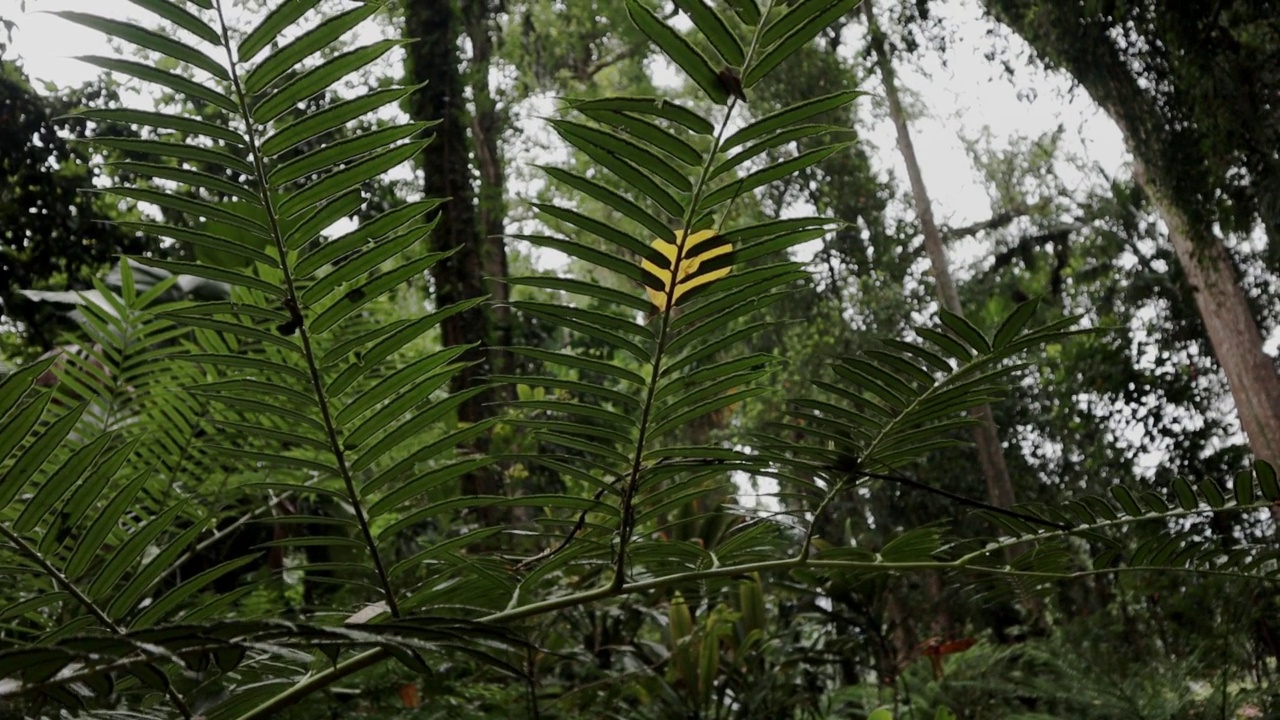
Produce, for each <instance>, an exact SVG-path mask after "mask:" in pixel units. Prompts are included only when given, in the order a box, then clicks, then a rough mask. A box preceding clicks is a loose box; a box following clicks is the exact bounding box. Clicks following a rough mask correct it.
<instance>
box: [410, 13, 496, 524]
mask: <svg viewBox="0 0 1280 720" xmlns="http://www.w3.org/2000/svg"><path fill="white" fill-rule="evenodd" d="M404 34H405V37H406V38H412V39H415V40H416V42H414V43H413V44H412V45H410V46H409V48H408V53H407V63H406V64H407V68H406V71H407V75H408V79H409V82H412V83H425V85H424V86H423V87H422V88H420V89H419V90H418V91H416V92H415V93H414V94H413V96H412V97H411V98H410V115H411V116H412V117H413V119H415V120H439V121H440V123H439V124H438V125H436V126H435V128H434V131H435V140H434V141H433V142H432V143H431V144H429V145H427V147H426V148H425V149H424V150H423V152H422V155H421V158H420V160H421V163H422V169H423V176H424V177H423V180H424V182H423V190H424V191H425V194H426V196H427V197H443V198H449V201H448V202H446V203H445V204H444V205H443V206H442V209H441V210H440V221H439V224H438V225H437V226H436V229H435V232H434V233H433V234H432V245H433V247H432V249H433V250H436V251H446V250H452V251H454V253H453V255H451V256H449V257H448V258H446V259H445V260H442V261H440V262H438V263H436V265H435V266H434V267H432V269H431V278H432V281H433V284H434V285H435V299H436V306H437V307H445V306H447V305H451V304H453V303H457V302H461V301H464V300H469V299H472V298H476V297H482V296H485V295H487V294H488V293H487V288H486V286H485V280H484V278H485V275H486V269H487V268H486V266H485V262H484V258H485V254H486V242H485V238H484V234H483V232H482V230H481V227H480V224H479V220H478V217H477V214H476V194H475V190H474V188H473V187H472V184H471V160H470V155H471V153H470V146H469V143H468V140H467V129H468V126H469V124H470V119H469V118H470V113H468V111H467V105H466V99H465V97H464V94H463V83H462V78H461V75H460V73H459V70H458V67H459V65H460V56H459V51H458V47H459V40H460V38H461V35H462V28H461V23H460V18H459V17H458V16H457V12H456V10H455V7H454V3H453V2H451V1H448V0H408V2H407V3H406V6H405V33H404ZM441 334H442V336H443V343H444V345H445V346H453V345H464V344H475V345H476V348H475V349H473V350H471V351H469V352H468V353H466V354H465V355H464V356H463V359H464V360H466V361H468V362H471V363H474V364H473V365H471V366H469V367H467V368H465V369H463V370H462V371H461V372H459V373H458V374H457V375H455V376H454V377H453V380H452V382H451V384H450V391H451V392H454V393H457V392H462V391H464V390H467V389H470V388H474V387H477V386H479V385H481V384H482V383H483V382H484V379H485V378H486V377H487V376H488V375H489V374H490V373H491V369H490V359H489V348H490V346H491V344H492V343H491V337H492V321H491V318H490V311H489V309H488V308H487V307H485V306H479V307H476V308H473V309H471V310H468V311H466V312H462V313H458V314H455V315H453V316H452V317H449V318H447V319H446V320H444V321H443V322H442V323H441ZM496 400H497V397H496V395H495V393H494V391H493V390H492V389H486V390H484V391H481V392H479V393H478V394H476V395H474V396H473V397H471V398H470V399H469V400H467V401H466V402H464V403H462V405H461V406H459V408H458V422H459V423H475V422H479V421H481V420H484V419H486V418H489V417H491V416H492V415H493V404H494V402H495V401H496ZM466 449H467V450H470V451H472V452H476V453H485V452H487V450H488V440H487V438H484V439H481V440H480V441H479V442H477V443H475V444H474V445H472V446H471V447H468V448H466ZM502 489H503V488H502V478H501V476H500V475H499V474H498V473H497V472H493V471H489V470H482V471H479V472H474V473H470V474H468V475H467V476H465V477H463V479H462V492H463V493H464V494H467V495H497V494H501V493H502ZM497 517H498V515H497V513H495V512H484V511H482V512H481V514H480V519H481V521H482V522H484V523H485V524H490V523H492V522H496V520H497Z"/></svg>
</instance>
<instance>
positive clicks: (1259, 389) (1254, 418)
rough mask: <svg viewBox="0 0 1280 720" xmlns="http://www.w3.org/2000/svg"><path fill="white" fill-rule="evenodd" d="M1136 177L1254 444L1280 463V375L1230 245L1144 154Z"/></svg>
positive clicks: (1261, 456)
mask: <svg viewBox="0 0 1280 720" xmlns="http://www.w3.org/2000/svg"><path fill="white" fill-rule="evenodd" d="M1135 158H1136V155H1135ZM1134 178H1135V179H1136V180H1137V181H1138V184H1139V185H1141V186H1142V189H1143V190H1144V191H1146V193H1147V195H1148V196H1150V197H1151V199H1152V201H1153V202H1154V203H1155V204H1156V207H1157V208H1158V209H1159V211H1160V216H1161V217H1162V218H1163V219H1164V222H1165V226H1166V227H1167V228H1168V230H1169V242H1170V243H1171V244H1172V245H1173V250H1174V252H1175V253H1176V254H1177V256H1178V262H1179V264H1181V265H1182V271H1183V273H1184V274H1185V275H1186V276H1187V283H1188V284H1189V285H1190V286H1191V293H1192V295H1193V296H1194V297H1195V300H1196V307H1197V308H1198V309H1199V311H1200V317H1201V318H1202V319H1203V320H1204V325H1205V329H1206V330H1207V331H1208V335H1209V343H1210V345H1212V346H1213V354H1214V355H1215V356H1216V357H1217V358H1218V364H1219V365H1221V366H1222V371H1223V373H1224V374H1226V376H1227V380H1228V383H1229V385H1230V386H1231V397H1232V398H1233V399H1234V400H1235V404H1236V412H1237V413H1239V415H1240V426H1241V428H1243V429H1244V433H1245V435H1246V436H1248V438H1249V446H1250V448H1251V449H1252V450H1253V453H1254V455H1256V456H1257V457H1258V458H1259V459H1261V460H1266V461H1267V462H1269V463H1271V464H1272V465H1274V466H1276V467H1280V375H1277V374H1276V368H1275V364H1274V361H1273V360H1272V359H1271V358H1270V357H1268V356H1267V354H1266V353H1265V352H1263V350H1262V333H1261V332H1260V331H1259V330H1258V324H1257V323H1256V322H1255V321H1254V319H1253V314H1252V312H1251V311H1250V309H1249V301H1248V299H1247V298H1246V297H1245V294H1244V289H1243V288H1241V287H1240V282H1239V279H1238V278H1237V277H1236V271H1235V268H1234V267H1233V266H1232V263H1231V258H1230V256H1228V255H1227V249H1226V247H1225V246H1224V245H1223V243H1222V240H1221V239H1220V238H1218V237H1217V236H1215V235H1214V234H1213V233H1212V231H1210V230H1209V229H1208V228H1205V227H1203V226H1196V225H1194V224H1192V223H1191V222H1190V220H1189V219H1188V218H1187V216H1186V215H1185V214H1184V213H1183V212H1182V211H1181V210H1179V208H1178V206H1177V205H1176V204H1175V203H1174V201H1173V200H1172V198H1171V197H1170V196H1169V194H1168V192H1166V191H1165V190H1164V189H1163V188H1162V187H1161V186H1160V184H1159V183H1158V181H1155V180H1153V179H1152V175H1151V173H1149V172H1148V170H1147V168H1146V165H1145V163H1143V161H1142V160H1141V159H1135V162H1134Z"/></svg>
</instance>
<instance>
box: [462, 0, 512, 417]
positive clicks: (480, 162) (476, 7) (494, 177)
mask: <svg viewBox="0 0 1280 720" xmlns="http://www.w3.org/2000/svg"><path fill="white" fill-rule="evenodd" d="M498 4H499V3H496V2H495V0H461V9H462V17H463V24H464V25H465V26H466V33H467V38H468V39H469V40H470V41H471V62H470V63H468V72H467V81H468V83H467V84H468V85H470V87H471V96H472V98H473V99H474V101H475V112H474V113H472V116H471V134H472V137H473V140H474V143H473V145H474V148H475V154H476V165H477V167H478V169H479V171H480V188H479V192H478V193H477V200H478V201H479V202H478V206H477V211H478V212H479V217H480V231H481V233H482V234H483V236H484V238H483V245H482V248H481V258H480V263H481V266H482V267H483V268H484V273H485V276H486V283H487V287H488V290H489V297H490V298H491V299H492V301H493V308H492V315H491V317H492V321H493V327H492V335H491V341H492V346H491V348H490V352H489V356H490V363H491V365H492V367H493V371H494V372H495V373H499V374H508V373H510V372H511V370H512V366H513V364H514V362H513V359H512V356H511V353H510V352H509V351H508V350H507V349H506V348H508V347H510V345H511V341H512V335H511V308H510V307H509V306H508V305H507V300H508V299H509V292H508V288H507V284H506V283H505V282H504V279H505V278H506V277H507V275H508V272H507V240H506V236H505V232H506V218H507V204H506V163H505V161H504V159H503V156H502V144H501V141H502V132H503V130H504V129H505V128H506V114H505V112H504V111H503V110H502V109H501V108H499V106H498V103H497V101H496V100H495V99H494V97H493V89H492V87H491V85H490V70H491V69H492V67H493V50H494V47H493V43H494V35H495V33H496V30H497V22H496V18H497V14H498V12H499V9H500V8H499V7H497V5H498ZM504 388H506V389H508V390H510V387H509V386H504ZM505 399H510V398H509V397H507V398H505Z"/></svg>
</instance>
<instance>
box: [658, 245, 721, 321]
mask: <svg viewBox="0 0 1280 720" xmlns="http://www.w3.org/2000/svg"><path fill="white" fill-rule="evenodd" d="M719 237H720V234H719V233H718V232H717V231H715V230H699V231H698V232H696V233H694V234H692V235H689V234H688V233H687V232H685V231H683V230H682V231H680V232H679V233H677V235H676V242H677V243H681V244H683V245H684V250H683V252H681V253H679V254H680V255H681V260H680V269H679V272H678V273H676V287H675V292H674V293H671V301H672V303H676V302H679V300H680V297H681V296H682V295H684V294H685V293H687V292H689V291H690V290H692V289H694V288H696V287H699V286H702V285H706V284H707V283H709V282H714V281H716V280H719V279H720V278H722V277H724V276H725V275H728V274H729V270H730V267H729V266H725V267H722V268H716V269H715V270H711V271H709V272H704V273H699V272H698V268H699V267H700V266H701V265H702V263H703V261H705V260H710V259H711V258H713V257H717V256H720V255H724V254H726V253H729V252H731V251H732V250H733V247H732V246H731V245H730V244H729V243H727V242H720V243H718V244H716V245H715V247H709V248H706V249H705V250H704V249H702V248H698V247H697V246H698V245H700V244H702V243H705V242H707V241H708V240H712V239H713V238H719ZM652 245H653V247H654V249H655V250H657V251H658V252H660V253H662V254H663V255H665V256H666V258H667V262H668V264H671V265H674V264H675V261H676V254H677V251H678V250H679V249H680V248H679V247H678V246H677V245H675V244H673V243H669V242H667V241H666V240H654V241H653V243H652ZM640 266H641V267H642V268H644V269H645V270H647V271H649V272H650V273H652V274H653V276H654V277H656V278H658V279H659V280H660V281H662V286H663V289H661V290H656V289H654V288H651V287H646V288H645V290H647V291H648V293H649V299H650V300H652V301H653V304H654V305H656V306H657V307H658V310H659V311H661V310H666V309H667V295H668V292H669V291H670V290H671V271H670V270H664V269H662V268H660V267H658V266H657V265H654V264H653V263H651V262H649V261H648V260H645V261H643V262H641V263H640Z"/></svg>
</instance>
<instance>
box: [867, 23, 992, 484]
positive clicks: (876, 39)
mask: <svg viewBox="0 0 1280 720" xmlns="http://www.w3.org/2000/svg"><path fill="white" fill-rule="evenodd" d="M862 11H863V13H864V14H865V15H866V18H867V29H868V32H869V35H870V40H871V48H872V51H873V52H874V53H875V56H876V65H877V66H878V68H879V70H880V76H881V79H882V81H883V83H884V94H885V99H886V100H888V102H889V116H890V117H891V118H892V119H893V125H894V127H895V128H896V129H897V131H898V149H899V150H900V151H901V152H902V159H903V161H904V162H905V163H906V165H907V176H908V177H909V178H910V180H911V195H912V198H913V199H914V200H915V206H916V217H917V218H919V220H920V229H921V232H923V233H924V247H925V252H926V253H928V255H929V264H930V266H931V267H932V269H933V277H934V281H935V283H936V284H937V287H938V298H939V300H940V301H941V303H942V306H943V307H944V308H946V309H947V310H950V311H951V312H953V313H956V314H962V311H961V308H960V295H959V293H957V292H956V284H955V281H953V280H952V279H951V270H950V268H949V267H948V265H947V249H946V245H945V244H944V243H943V240H942V233H941V232H940V231H939V230H938V225H937V223H936V222H935V221H934V219H933V204H932V203H931V202H930V201H929V193H928V191H926V190H925V186H924V177H923V176H922V175H921V174H920V163H919V161H917V160H916V150H915V145H914V144H913V143H912V142H911V129H910V128H909V127H908V126H907V116H906V113H904V112H903V110H902V102H901V100H900V99H899V97H898V84H897V79H896V76H895V73H894V71H893V61H892V59H891V58H890V57H889V51H888V49H887V48H886V47H885V42H884V33H883V32H881V30H880V26H879V24H878V23H877V22H876V18H875V10H874V8H873V7H872V2H871V0H863V2H862ZM970 414H971V415H972V416H973V417H974V418H975V419H977V420H978V424H977V425H975V426H974V428H973V438H974V442H975V443H976V444H977V446H978V460H979V462H980V463H981V464H982V476H983V479H984V480H985V481H986V486H987V501H988V502H990V503H991V504H992V505H995V506H997V507H1002V508H1007V507H1012V506H1013V504H1014V502H1016V495H1015V493H1014V490H1013V480H1012V479H1011V478H1010V477H1009V468H1008V466H1007V465H1005V461H1004V449H1003V447H1002V446H1001V444H1000V433H999V431H998V430H997V429H996V422H995V418H994V417H993V416H992V414H991V407H990V406H988V405H983V406H981V407H978V408H974V409H973V410H972V411H970Z"/></svg>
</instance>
